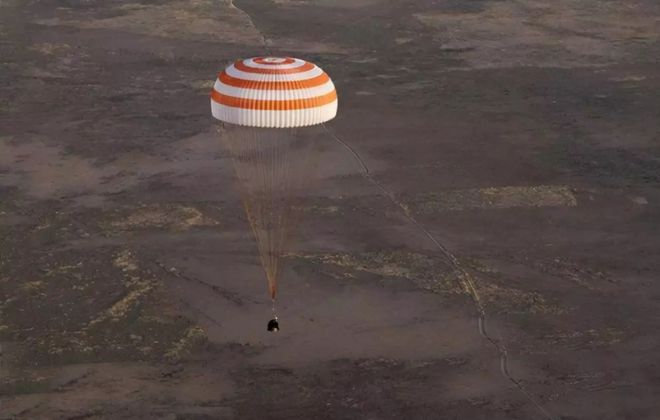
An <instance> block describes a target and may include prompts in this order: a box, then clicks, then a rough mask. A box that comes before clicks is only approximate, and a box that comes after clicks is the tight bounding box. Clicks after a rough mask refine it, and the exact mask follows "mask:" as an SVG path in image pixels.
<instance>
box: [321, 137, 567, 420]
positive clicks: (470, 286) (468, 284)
mask: <svg viewBox="0 0 660 420" xmlns="http://www.w3.org/2000/svg"><path fill="white" fill-rule="evenodd" d="M323 128H324V129H325V131H326V132H327V133H328V134H329V135H330V136H331V137H332V138H333V139H334V140H335V141H336V142H337V143H339V144H340V145H342V146H343V147H344V148H345V149H346V150H348V151H349V152H350V153H351V154H352V155H353V157H354V158H355V160H356V161H357V162H358V164H359V165H360V168H361V169H362V172H361V174H362V176H363V177H364V178H365V179H367V180H368V181H369V182H370V183H371V184H372V185H374V186H375V187H376V188H378V189H379V190H380V191H381V193H382V194H383V195H384V196H385V197H387V198H388V199H389V200H390V201H391V202H392V203H393V204H395V205H396V206H397V207H399V208H400V209H401V211H402V212H403V214H404V215H405V216H406V218H407V219H408V220H409V221H410V222H411V223H412V224H413V225H415V226H416V227H417V228H418V229H419V230H420V231H421V232H423V233H424V235H425V236H426V237H427V238H428V239H429V240H430V241H431V242H432V243H433V244H434V245H435V246H436V248H437V249H438V251H440V253H441V254H442V256H443V257H444V258H445V259H446V260H447V262H448V263H449V264H450V265H451V267H452V268H453V269H454V270H455V271H456V273H457V274H458V276H457V278H458V281H459V282H460V285H461V287H462V288H463V290H465V292H466V293H468V294H469V295H470V298H471V299H472V302H473V303H474V306H475V308H476V310H477V315H478V328H479V334H480V335H481V336H482V337H484V338H485V339H486V340H487V341H488V342H489V343H490V344H491V345H492V346H493V347H494V348H495V350H496V351H497V353H498V354H499V357H500V373H501V374H502V376H503V377H504V378H505V379H506V380H507V381H509V382H510V383H511V384H513V386H515V387H516V389H518V390H519V391H520V392H521V393H522V394H523V395H524V396H525V398H527V400H528V401H529V402H530V403H531V404H532V405H534V407H535V408H536V409H537V410H538V411H539V413H541V414H542V415H543V416H544V417H545V418H546V419H549V420H556V417H555V416H553V415H552V414H550V412H549V411H548V410H547V409H546V408H545V407H543V405H541V403H539V402H538V401H537V399H536V398H535V397H534V396H533V395H532V394H531V393H530V392H529V391H527V389H526V388H525V386H524V385H523V384H522V382H521V381H519V380H517V379H516V378H514V377H513V376H512V375H511V373H510V372H509V355H508V350H507V347H506V345H505V343H504V340H503V339H502V338H501V337H500V338H495V337H493V336H492V335H491V334H490V333H489V332H488V329H487V328H486V320H487V314H486V309H485V307H484V305H483V302H482V300H481V297H480V296H479V292H478V291H477V288H476V285H475V282H474V279H473V278H472V276H471V275H470V273H468V272H467V270H465V268H463V266H462V265H461V264H460V262H459V261H458V259H457V258H456V257H455V256H454V255H453V254H452V253H451V252H450V251H449V250H448V249H447V247H445V246H444V245H442V243H440V241H439V240H438V239H437V238H436V237H435V236H434V235H433V234H432V233H431V232H430V231H429V230H428V229H427V228H426V227H425V226H424V225H423V224H421V223H420V222H419V221H418V220H417V219H416V218H415V216H414V215H413V214H412V211H411V210H410V207H408V206H407V205H406V204H405V203H404V202H402V201H401V200H399V199H398V198H397V197H396V195H395V194H394V193H393V192H392V191H390V190H389V189H387V188H386V187H385V186H384V185H383V184H382V183H381V182H380V181H378V180H377V179H376V178H375V177H374V176H373V173H372V172H371V171H370V170H369V167H368V166H367V164H366V163H365V161H364V159H362V157H361V156H360V154H359V153H358V152H357V151H356V150H355V148H353V147H352V146H351V145H350V144H349V143H347V142H346V141H345V140H344V139H342V138H341V137H340V136H338V135H337V134H336V133H334V132H333V131H332V130H330V129H329V128H328V127H327V126H326V125H325V124H323Z"/></svg>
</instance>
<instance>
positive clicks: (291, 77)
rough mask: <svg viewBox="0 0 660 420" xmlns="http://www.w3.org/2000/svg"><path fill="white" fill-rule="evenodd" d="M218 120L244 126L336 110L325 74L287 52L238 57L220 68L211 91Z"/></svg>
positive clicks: (279, 124)
mask: <svg viewBox="0 0 660 420" xmlns="http://www.w3.org/2000/svg"><path fill="white" fill-rule="evenodd" d="M211 112H212V113H213V116H214V117H215V118H217V119H218V120H220V121H223V122H226V123H230V124H237V125H243V126H249V127H265V128H267V127H272V128H289V127H305V126H310V125H316V124H321V123H324V122H326V121H329V120H331V119H333V118H334V117H335V115H336V114H337V92H336V91H335V85H334V84H333V83H332V80H330V77H329V76H328V75H327V74H326V73H325V72H324V71H323V70H321V68H319V67H318V66H316V65H315V64H313V63H310V62H307V61H304V60H300V59H298V58H291V57H255V58H248V59H245V60H238V61H237V62H235V63H234V64H232V65H230V66H229V67H227V68H226V69H225V70H224V71H222V72H221V73H220V74H219V75H218V78H217V80H216V81H215V85H214V86H213V91H212V92H211Z"/></svg>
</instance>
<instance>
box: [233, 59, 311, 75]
mask: <svg viewBox="0 0 660 420" xmlns="http://www.w3.org/2000/svg"><path fill="white" fill-rule="evenodd" d="M234 67H236V69H237V70H240V71H244V72H246V73H259V74H295V73H303V72H306V71H310V70H312V69H314V67H316V66H315V65H314V64H312V63H308V62H305V64H303V65H302V66H298V67H294V68H290V69H262V68H257V67H249V66H247V65H245V63H244V62H243V60H240V61H237V62H235V63H234Z"/></svg>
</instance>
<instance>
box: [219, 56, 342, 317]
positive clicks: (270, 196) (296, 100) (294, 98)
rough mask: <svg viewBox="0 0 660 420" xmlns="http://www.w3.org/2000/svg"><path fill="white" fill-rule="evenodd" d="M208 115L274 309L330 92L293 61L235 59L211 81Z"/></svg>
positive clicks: (323, 80)
mask: <svg viewBox="0 0 660 420" xmlns="http://www.w3.org/2000/svg"><path fill="white" fill-rule="evenodd" d="M211 112H212V114H213V117H214V118H216V119H217V120H219V121H220V126H219V128H218V133H219V135H220V138H221V139H222V141H223V143H224V144H225V146H226V148H227V150H228V152H229V154H230V156H231V159H232V162H233V165H234V170H235V174H236V177H237V178H238V184H239V186H240V190H241V195H242V200H243V204H244V207H245V212H246V215H247V219H248V222H249V224H250V227H251V228H252V232H253V233H254V237H255V240H256V242H257V247H258V249H259V255H260V259H261V264H262V265H263V267H264V271H265V274H266V279H267V281H268V290H269V293H270V297H271V299H272V300H273V310H274V303H275V298H276V296H277V285H278V280H279V276H280V273H281V271H282V258H283V256H284V255H285V254H286V253H288V252H289V246H290V244H291V242H290V241H291V239H292V234H293V228H294V227H295V224H296V223H295V216H296V214H297V213H298V212H299V211H300V205H299V203H298V201H299V200H300V198H301V196H302V194H303V193H304V191H305V188H307V187H308V185H309V183H310V182H311V180H312V179H313V178H314V174H315V173H316V167H317V165H316V163H317V158H318V141H316V140H317V138H316V137H317V136H318V135H319V130H318V126H319V125H320V124H322V123H324V122H326V121H329V120H331V119H333V118H334V117H335V115H336V114H337V93H336V90H335V86H334V84H333V83H332V80H331V79H330V77H329V76H328V75H327V74H326V73H325V72H324V71H323V70H321V68H319V67H318V66H316V65H314V64H312V63H310V62H307V61H304V60H300V59H297V58H290V57H255V58H249V59H244V60H238V61H236V62H235V63H234V64H232V65H230V66H228V67H227V68H226V69H225V70H224V71H222V72H221V73H220V74H219V75H218V78H217V80H216V82H215V85H214V87H213V90H212V92H211ZM315 126H316V127H317V129H316V130H315V129H314V127H315Z"/></svg>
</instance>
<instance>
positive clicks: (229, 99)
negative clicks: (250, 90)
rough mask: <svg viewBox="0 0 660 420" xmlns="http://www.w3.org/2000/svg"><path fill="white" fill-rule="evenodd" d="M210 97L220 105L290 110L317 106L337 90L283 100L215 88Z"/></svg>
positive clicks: (328, 101)
mask: <svg viewBox="0 0 660 420" xmlns="http://www.w3.org/2000/svg"><path fill="white" fill-rule="evenodd" d="M211 99H213V101H214V102H216V103H219V104H221V105H225V106H229V107H232V108H242V109H252V110H258V111H292V110H296V109H308V108H317V107H320V106H323V105H327V104H329V103H332V102H334V101H336V100H337V92H336V91H334V90H333V91H332V92H330V93H327V94H325V95H321V96H315V97H313V98H305V99H291V100H284V101H272V100H259V99H246V98H237V97H235V96H229V95H223V94H222V93H220V92H218V91H216V90H215V89H214V90H213V91H212V92H211Z"/></svg>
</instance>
